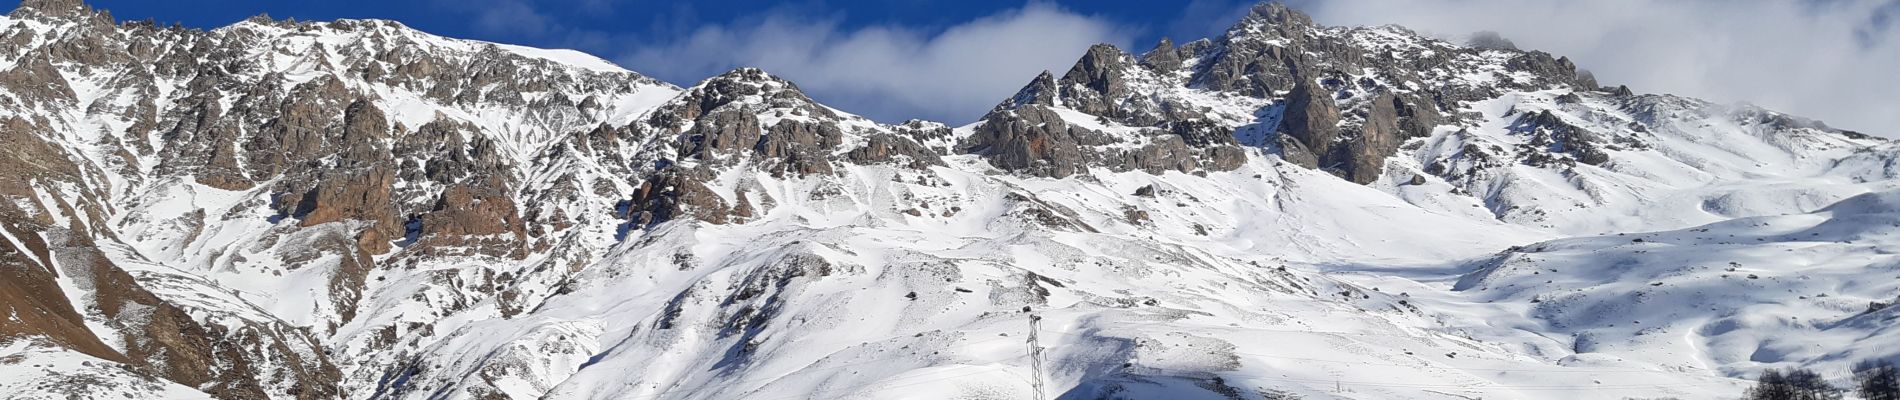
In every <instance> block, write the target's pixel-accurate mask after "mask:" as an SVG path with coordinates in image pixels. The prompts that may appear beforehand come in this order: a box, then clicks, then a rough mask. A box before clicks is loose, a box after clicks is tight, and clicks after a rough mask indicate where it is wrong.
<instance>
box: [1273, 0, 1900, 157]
mask: <svg viewBox="0 0 1900 400" xmlns="http://www.w3.org/2000/svg"><path fill="white" fill-rule="evenodd" d="M1297 6H1298V7H1299V8H1301V9H1304V10H1306V11H1307V12H1309V13H1310V14H1312V15H1313V16H1314V19H1316V20H1318V21H1320V22H1322V23H1326V24H1330V25H1372V24H1388V23H1396V24H1400V25H1404V26H1407V27H1411V28H1413V29H1415V30H1419V31H1423V32H1431V33H1436V34H1443V35H1464V34H1469V33H1471V32H1475V31H1479V30H1494V31H1498V32H1500V33H1502V34H1503V35H1504V37H1505V38H1508V39H1511V40H1512V41H1515V42H1517V45H1518V46H1519V47H1523V48H1528V49H1537V50H1544V51H1548V52H1550V53H1552V54H1557V55H1565V56H1569V57H1570V58H1571V59H1572V60H1575V61H1576V62H1577V63H1578V64H1579V65H1580V66H1582V67H1584V68H1586V69H1589V70H1591V71H1592V72H1594V73H1596V76H1597V78H1598V79H1599V80H1600V81H1602V82H1603V83H1605V84H1618V83H1621V84H1628V85H1629V86H1630V87H1631V88H1632V89H1635V90H1636V91H1638V92H1646V93H1671V94H1680V95H1688V96H1695V97H1700V98H1705V99H1708V100H1712V101H1719V102H1734V101H1746V102H1750V103H1755V104H1759V105H1762V106H1765V107H1769V108H1771V109H1776V110H1780V111H1785V112H1789V113H1793V114H1797V115H1802V116H1807V117H1812V118H1817V119H1821V120H1824V121H1827V122H1828V123H1829V124H1830V125H1834V126H1836V127H1840V128H1844V129H1852V130H1859V131H1862V132H1866V133H1870V134H1880V135H1887V136H1900V77H1897V76H1896V74H1895V72H1894V70H1895V68H1900V37H1897V36H1900V30H1894V29H1888V28H1887V26H1888V25H1889V24H1890V22H1889V18H1891V15H1892V13H1893V12H1895V11H1896V9H1900V2H1896V1H1892V0H1822V1H1787V0H1734V1H1713V0H1590V1H1569V0H1538V1H1523V0H1417V1H1397V0H1325V1H1309V2H1306V3H1301V4H1297Z"/></svg>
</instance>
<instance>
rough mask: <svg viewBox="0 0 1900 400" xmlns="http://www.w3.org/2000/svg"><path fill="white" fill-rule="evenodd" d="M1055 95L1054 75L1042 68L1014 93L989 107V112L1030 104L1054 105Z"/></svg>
mask: <svg viewBox="0 0 1900 400" xmlns="http://www.w3.org/2000/svg"><path fill="white" fill-rule="evenodd" d="M1056 96H1057V93H1056V76H1055V74H1051V73H1049V71H1048V70H1043V71H1042V73H1040V74H1036V78H1035V79H1031V80H1030V81H1029V84H1028V85H1024V86H1023V88H1022V89H1021V90H1017V91H1016V95H1014V96H1010V97H1009V99H1007V100H1003V103H1002V104H997V105H996V107H995V108H992V109H990V112H992V113H994V112H999V111H1006V110H1014V109H1016V108H1017V107H1022V106H1026V105H1031V104H1038V105H1044V106H1054V105H1055V101H1056V100H1055V99H1056Z"/></svg>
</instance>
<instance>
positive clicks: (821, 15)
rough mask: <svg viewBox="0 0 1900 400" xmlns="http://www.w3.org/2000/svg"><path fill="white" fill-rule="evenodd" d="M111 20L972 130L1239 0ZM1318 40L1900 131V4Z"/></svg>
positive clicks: (234, 3)
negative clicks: (482, 57) (1014, 97)
mask: <svg viewBox="0 0 1900 400" xmlns="http://www.w3.org/2000/svg"><path fill="white" fill-rule="evenodd" d="M89 1H90V2H91V3H92V4H93V5H94V6H95V7H98V8H104V9H108V10H111V11H112V12H113V14H114V15H115V16H116V17H118V18H119V19H121V20H126V19H146V18H152V19H155V20H157V21H159V22H162V23H170V22H180V23H183V24H185V25H187V26H193V27H200V28H215V27H219V26H223V25H227V24H230V23H232V22H236V21H239V20H242V19H244V18H246V17H249V16H252V15H256V14H260V13H268V14H270V15H271V16H273V17H277V18H285V17H294V18H297V19H300V20H331V19H337V18H383V19H394V20H398V21H402V22H403V23H406V24H408V25H410V26H413V27H416V28H418V29H421V30H424V31H428V32H431V33H435V34H440V35H444V36H451V37H461V38H471V39H480V40H487V41H495V42H503V43H514V44H522V45H529V46H535V47H547V48H571V49H578V50H582V51H586V52H588V53H592V54H595V55H598V56H600V57H602V58H606V59H608V60H611V61H614V62H616V63H619V64H621V65H622V66H625V67H627V68H629V69H632V70H635V71H639V72H642V73H645V74H648V75H652V76H655V77H658V78H660V79H664V80H667V81H670V82H673V83H676V84H680V85H682V86H685V85H691V84H693V83H694V82H696V81H698V80H700V79H702V78H705V77H708V76H711V75H714V74H717V73H719V72H723V71H725V70H729V69H731V68H734V67H739V66H757V67H762V68H765V69H766V70H767V71H769V72H772V73H774V74H778V75H781V76H785V77H787V78H789V79H791V80H793V81H795V82H797V83H798V84H799V85H800V86H801V87H803V88H804V89H805V90H806V91H807V92H808V93H810V94H811V95H812V96H813V97H815V98H817V99H819V100H820V101H823V102H826V103H828V104H831V105H833V106H835V107H838V108H840V109H844V110H848V111H851V112H855V113H859V114H864V115H866V116H869V117H872V118H875V119H879V120H883V121H887V122H895V121H901V120H904V119H908V118H924V119H931V120H938V121H946V122H950V123H953V124H959V123H966V122H970V121H973V120H975V119H976V118H978V117H980V116H981V115H982V113H983V112H984V111H985V110H987V109H988V108H989V106H991V105H994V104H995V103H996V102H997V101H999V100H1001V99H1002V98H1004V97H1007V96H1009V95H1010V94H1011V93H1013V92H1014V91H1015V90H1016V89H1017V88H1019V87H1020V86H1021V85H1022V84H1024V83H1026V82H1027V81H1028V80H1029V79H1030V78H1032V77H1034V76H1035V74H1036V73H1037V72H1040V71H1042V70H1054V71H1055V72H1057V73H1058V74H1059V73H1061V72H1062V71H1064V70H1066V69H1067V68H1068V67H1069V66H1070V65H1072V64H1073V63H1074V61H1075V59H1076V57H1077V56H1079V55H1080V54H1081V53H1082V51H1084V50H1085V49H1086V48H1087V47H1088V45H1091V44H1094V43H1111V44H1115V45H1118V46H1122V47H1124V48H1132V49H1134V50H1135V51H1137V52H1138V51H1141V50H1146V49H1147V48H1148V47H1149V46H1152V45H1153V43H1154V42H1155V41H1156V40H1158V39H1160V38H1161V37H1163V36H1168V37H1173V38H1176V39H1177V40H1181V41H1185V40H1183V39H1193V38H1200V37H1208V36H1214V35H1218V34H1219V32H1220V31H1222V30H1223V29H1224V28H1225V27H1226V26H1227V25H1228V24H1230V23H1231V22H1232V21H1234V20H1235V19H1237V18H1238V17H1239V16H1240V15H1242V13H1244V12H1245V9H1246V8H1247V6H1249V5H1251V4H1252V2H1249V1H1244V0H1182V1H1153V0H1027V1H1025V0H1014V1H1010V0H875V1H874V0H864V1H843V0H833V1H816V0H809V1H798V0H794V1H766V0H699V1H651V0H381V1H371V0H323V1H259V0H166V1H151V0H89ZM1286 1H1287V2H1289V3H1290V4H1292V5H1293V6H1294V7H1295V8H1299V9H1302V10H1305V11H1307V12H1308V13H1310V14H1313V16H1314V18H1315V19H1317V20H1319V21H1320V22H1321V23H1326V24H1329V25H1368V24H1387V23H1397V24H1401V25H1405V26H1408V27H1411V28H1413V29H1415V30H1419V31H1421V32H1425V33H1428V34H1432V35H1435V36H1440V37H1445V38H1448V39H1457V38H1458V37H1460V36H1462V35H1466V34H1469V33H1471V32H1474V31H1478V30H1494V31H1499V32H1501V33H1503V34H1504V36H1505V37H1507V38H1510V39H1512V40H1513V41H1516V42H1517V43H1518V45H1519V46H1520V47H1525V48H1532V49H1539V50H1545V51H1549V52H1552V53H1555V54H1559V55H1568V56H1570V57H1571V58H1572V59H1574V60H1576V61H1577V62H1578V64H1579V65H1581V66H1582V67H1584V68H1587V69H1590V70H1592V72H1595V73H1596V75H1597V77H1598V78H1599V80H1601V81H1603V82H1605V83H1607V84H1619V83H1620V84H1629V85H1630V86H1631V87H1632V88H1633V89H1635V90H1636V91H1638V92H1649V93H1674V94H1683V95H1689V96H1696V97H1702V98H1706V99H1710V100H1714V101H1717V102H1724V103H1727V102H1737V101H1748V102H1752V103H1756V104H1761V105H1764V106H1768V107H1770V108H1774V109H1777V110H1782V111H1788V112H1791V113H1794V114H1799V115H1805V116H1810V117H1816V118H1820V119H1823V120H1825V121H1827V122H1829V123H1830V124H1833V125H1835V126H1839V127H1844V128H1848V129H1855V130H1861V131H1866V132H1868V133H1875V134H1883V135H1889V136H1894V135H1896V134H1900V112H1895V111H1894V110H1896V109H1900V95H1895V93H1900V78H1896V77H1895V74H1892V73H1891V72H1889V70H1890V69H1892V68H1894V66H1896V65H1900V37H1897V36H1900V30H1894V29H1891V25H1892V15H1893V14H1894V13H1896V12H1900V0H1808V1H1789V0H1590V1H1572V0H1286Z"/></svg>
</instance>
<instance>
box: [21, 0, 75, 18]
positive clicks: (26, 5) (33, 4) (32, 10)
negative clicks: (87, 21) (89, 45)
mask: <svg viewBox="0 0 1900 400" xmlns="http://www.w3.org/2000/svg"><path fill="white" fill-rule="evenodd" d="M94 14H95V13H94V12H93V9H92V6H90V5H87V4H86V2H85V1H84V0H20V6H19V7H17V8H14V9H13V14H12V15H13V16H16V17H22V16H41V17H59V18H74V17H90V16H93V15H94Z"/></svg>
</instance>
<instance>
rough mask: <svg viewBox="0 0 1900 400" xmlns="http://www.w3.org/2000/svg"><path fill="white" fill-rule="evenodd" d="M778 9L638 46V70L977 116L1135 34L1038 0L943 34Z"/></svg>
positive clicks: (838, 102)
mask: <svg viewBox="0 0 1900 400" xmlns="http://www.w3.org/2000/svg"><path fill="white" fill-rule="evenodd" d="M813 19H814V18H809V17H806V16H802V15H794V14H792V13H788V12H779V13H773V14H771V15H767V16H764V17H761V18H755V19H751V20H748V21H742V22H738V23H732V24H726V25H717V26H707V27H701V28H699V29H697V30H696V31H694V32H693V33H691V34H690V35H687V36H685V37H684V38H681V39H680V40H676V41H673V42H672V43H666V44H661V45H656V46H650V47H640V48H636V49H634V50H633V51H632V52H630V53H628V54H627V55H626V56H624V57H620V59H619V61H620V63H621V64H622V65H625V66H627V67H628V68H630V69H633V70H635V71H640V72H642V73H647V74H651V75H654V76H656V77H660V78H663V79H668V80H672V81H675V82H680V83H687V84H690V83H691V82H695V81H697V80H699V79H703V78H705V77H709V76H712V75H715V74H718V73H721V72H724V71H726V70H729V69H732V68H735V67H741V66H748V67H760V68H764V69H765V70H766V71H767V72H770V73H773V74H776V75H779V76H782V77H785V78H786V79H790V80H792V81H793V82H796V83H798V85H799V87H801V88H803V89H805V91H806V92H808V93H810V94H811V95H812V96H813V97H815V98H817V99H818V100H820V101H823V102H826V103H827V104H830V105H832V106H834V107H838V108H840V109H844V110H847V111H850V112H854V113H859V114H862V115H865V116H867V117H871V118H874V119H879V120H885V121H897V120H902V119H908V118H925V119H932V120H939V121H949V122H969V121H973V120H975V119H976V118H979V117H981V116H982V114H983V113H984V112H986V111H987V110H988V109H989V108H990V107H991V106H994V105H995V104H996V103H997V102H1000V101H1002V100H1003V99H1004V98H1006V97H1008V96H1009V95H1011V94H1013V93H1015V92H1016V90H1017V89H1019V88H1021V87H1022V86H1023V85H1024V84H1027V83H1028V82H1029V80H1030V79H1031V78H1034V77H1035V76H1036V74H1037V73H1039V72H1041V71H1043V70H1051V71H1054V72H1055V73H1056V74H1058V75H1059V74H1061V73H1062V72H1063V71H1067V70H1068V68H1069V67H1070V66H1071V65H1073V64H1074V63H1075V61H1076V60H1077V59H1078V58H1079V57H1081V55H1082V53H1083V52H1084V51H1086V50H1087V49H1088V47H1089V45H1092V44H1095V43H1112V44H1117V45H1121V46H1123V47H1126V45H1127V44H1128V43H1129V42H1130V41H1131V39H1132V37H1133V32H1129V31H1128V30H1126V29H1122V28H1120V27H1118V26H1116V25H1115V24H1112V23H1109V22H1107V21H1106V20H1105V19H1102V18H1097V17H1092V16H1085V15H1079V14H1076V13H1073V12H1070V11H1068V10H1064V9H1062V8H1059V7H1056V6H1053V5H1049V4H1045V3H1030V4H1029V5H1026V6H1024V7H1022V8H1019V9H1013V10H1007V11H1003V12H1001V13H998V14H995V15H991V16H988V17H984V18H980V19H977V20H973V21H969V22H965V23H962V24H959V25H956V26H952V27H949V28H947V29H943V30H941V31H937V32H923V31H919V30H916V29H910V28H906V27H900V26H871V27H864V28H860V29H852V30H847V29H842V28H841V27H839V26H838V23H837V22H836V21H835V20H823V19H820V20H819V21H813Z"/></svg>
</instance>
